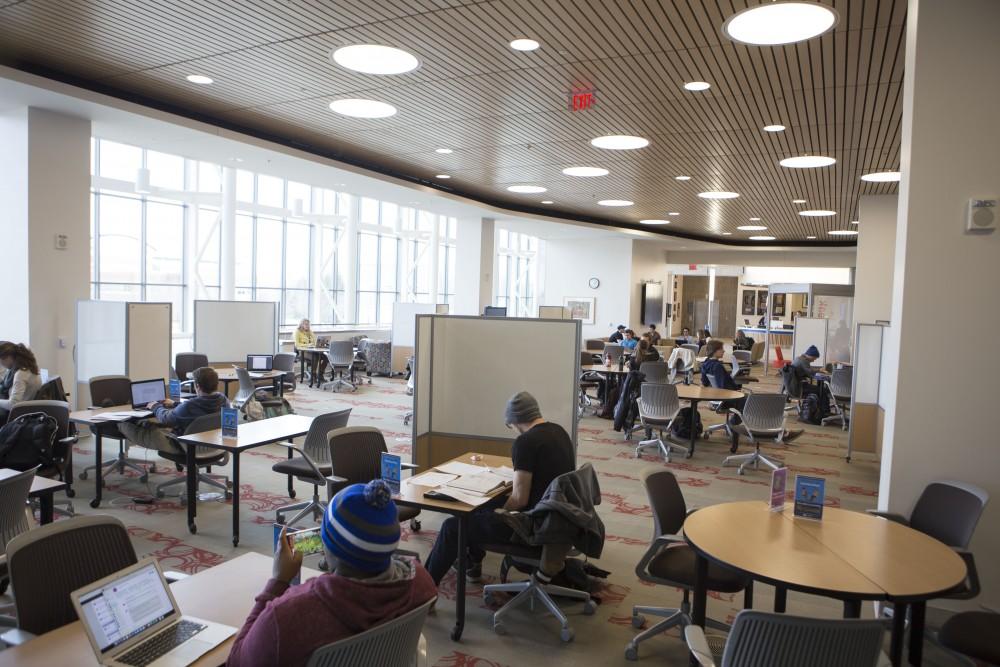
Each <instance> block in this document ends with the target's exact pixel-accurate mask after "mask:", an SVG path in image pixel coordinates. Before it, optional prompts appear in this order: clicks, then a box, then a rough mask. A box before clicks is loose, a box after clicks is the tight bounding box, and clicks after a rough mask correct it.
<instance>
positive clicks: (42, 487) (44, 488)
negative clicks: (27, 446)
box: [0, 468, 73, 526]
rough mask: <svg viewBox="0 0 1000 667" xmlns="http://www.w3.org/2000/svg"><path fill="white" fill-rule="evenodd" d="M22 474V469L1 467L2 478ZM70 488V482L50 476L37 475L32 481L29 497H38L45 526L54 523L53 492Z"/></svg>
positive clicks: (41, 521)
mask: <svg viewBox="0 0 1000 667" xmlns="http://www.w3.org/2000/svg"><path fill="white" fill-rule="evenodd" d="M20 474H21V471H20V470H11V469H10V468H0V480H4V479H7V478H8V477H13V476H14V475H20ZM67 474H70V475H72V474H73V472H72V471H69V470H68V471H67ZM68 488H69V484H67V483H66V482H63V481H61V480H58V479H49V478H48V477H40V476H38V475H35V477H34V479H33V480H32V481H31V489H30V490H29V491H28V497H29V498H38V515H39V521H40V523H41V524H42V525H43V526H44V525H45V524H47V523H52V518H53V517H52V514H53V506H54V501H53V498H52V496H53V494H55V492H56V491H62V490H64V489H68Z"/></svg>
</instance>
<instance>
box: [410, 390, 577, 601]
mask: <svg viewBox="0 0 1000 667" xmlns="http://www.w3.org/2000/svg"><path fill="white" fill-rule="evenodd" d="M504 424H506V425H507V427H508V428H512V429H514V430H515V431H517V432H518V436H517V438H516V439H515V440H514V444H513V446H512V447H511V459H512V460H513V462H514V486H513V488H512V489H511V492H510V495H509V496H506V497H504V496H501V497H499V498H497V499H495V500H493V501H490V502H488V503H486V504H485V505H483V506H481V507H480V508H479V509H478V510H476V512H475V513H474V514H473V515H472V516H471V517H469V523H468V528H469V535H468V537H467V542H466V544H467V549H468V551H467V553H468V563H469V566H468V569H467V578H468V580H469V581H472V582H478V581H479V580H480V579H481V578H482V573H483V559H484V558H485V557H486V552H485V551H484V550H483V549H482V547H481V546H480V545H483V544H496V543H503V542H509V541H510V539H511V536H512V535H513V531H512V530H511V528H510V526H508V525H507V524H506V523H504V522H503V521H502V520H501V519H500V518H498V517H497V515H496V514H495V513H494V512H493V510H494V509H495V508H496V507H497V506H498V505H500V504H501V503H503V508H504V509H507V510H522V511H526V510H530V509H532V508H533V507H534V506H535V505H536V504H537V503H538V501H539V500H540V499H541V497H542V496H543V495H544V494H545V489H547V488H548V486H549V484H551V483H552V480H554V479H555V478H556V477H558V476H559V475H562V474H564V473H567V472H572V471H573V470H575V465H574V459H575V457H574V454H573V451H574V450H573V441H572V440H571V439H570V437H569V434H568V433H566V429H564V428H563V427H562V426H560V425H559V424H555V423H553V422H548V421H545V418H544V417H542V410H541V408H540V407H539V406H538V401H537V400H535V397H534V396H532V395H531V394H529V393H528V392H526V391H519V392H518V393H516V394H514V395H513V396H511V398H510V400H509V401H507V406H506V408H505V409H504ZM457 558H458V519H457V518H456V517H450V518H448V519H445V521H444V523H443V524H441V530H440V531H439V532H438V536H437V541H436V542H435V543H434V548H433V549H431V553H430V555H428V556H427V561H426V567H427V571H428V572H429V573H430V575H431V578H432V579H433V580H434V583H435V584H438V583H440V582H441V579H443V578H444V576H445V575H446V574H448V570H449V569H450V568H451V566H452V565H454V563H455V560H456V559H457Z"/></svg>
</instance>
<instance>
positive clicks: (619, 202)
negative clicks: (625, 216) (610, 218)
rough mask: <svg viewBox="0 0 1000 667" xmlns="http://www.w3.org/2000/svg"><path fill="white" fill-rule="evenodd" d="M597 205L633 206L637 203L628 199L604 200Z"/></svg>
mask: <svg viewBox="0 0 1000 667" xmlns="http://www.w3.org/2000/svg"><path fill="white" fill-rule="evenodd" d="M597 203H598V204H600V205H601V206H631V205H632V204H634V203H635V202H634V201H629V200H628V199H602V200H601V201H599V202H597Z"/></svg>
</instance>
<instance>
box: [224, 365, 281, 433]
mask: <svg viewBox="0 0 1000 667" xmlns="http://www.w3.org/2000/svg"><path fill="white" fill-rule="evenodd" d="M233 370H235V371H236V377H237V379H238V380H239V382H240V387H239V390H238V391H237V392H236V397H235V398H233V407H234V408H236V409H238V410H240V411H241V412H243V418H244V419H246V412H245V411H244V410H243V407H244V406H245V405H246V404H247V402H248V401H249V400H250V399H251V398H253V397H254V396H256V395H257V394H261V395H262V396H266V397H268V398H270V397H273V396H274V392H273V391H272V388H271V387H270V386H266V387H258V386H257V384H256V383H255V382H254V379H253V377H251V375H250V371H248V370H247V369H245V368H241V367H239V366H237V367H236V368H234V369H233ZM258 400H260V399H258ZM217 426H218V425H216V427H217ZM216 427H213V428H216Z"/></svg>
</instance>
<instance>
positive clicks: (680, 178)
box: [674, 176, 691, 181]
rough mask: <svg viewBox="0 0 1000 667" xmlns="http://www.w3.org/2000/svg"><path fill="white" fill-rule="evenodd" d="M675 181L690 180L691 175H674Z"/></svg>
mask: <svg viewBox="0 0 1000 667" xmlns="http://www.w3.org/2000/svg"><path fill="white" fill-rule="evenodd" d="M674 180H675V181H690V180H691V177H690V176H674Z"/></svg>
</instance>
